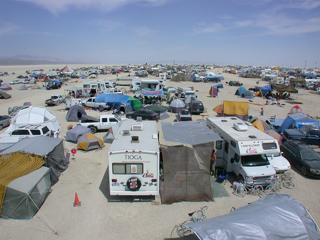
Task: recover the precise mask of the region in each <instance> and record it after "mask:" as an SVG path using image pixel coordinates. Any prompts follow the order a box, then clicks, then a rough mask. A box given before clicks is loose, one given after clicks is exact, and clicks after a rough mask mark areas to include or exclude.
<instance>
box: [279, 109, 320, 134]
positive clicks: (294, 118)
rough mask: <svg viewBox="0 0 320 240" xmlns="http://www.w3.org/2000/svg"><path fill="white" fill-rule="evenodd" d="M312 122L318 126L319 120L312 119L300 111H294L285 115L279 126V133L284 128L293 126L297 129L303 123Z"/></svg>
mask: <svg viewBox="0 0 320 240" xmlns="http://www.w3.org/2000/svg"><path fill="white" fill-rule="evenodd" d="M307 124H313V125H315V126H316V127H317V128H319V121H317V120H314V119H312V118H311V117H308V116H306V115H304V114H301V113H295V114H291V115H289V116H287V118H286V119H285V120H284V121H283V123H282V125H281V126H280V133H283V131H284V130H285V129H290V128H295V129H299V128H300V127H301V126H303V125H307Z"/></svg>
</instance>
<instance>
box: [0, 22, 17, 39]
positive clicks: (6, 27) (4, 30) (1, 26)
mask: <svg viewBox="0 0 320 240" xmlns="http://www.w3.org/2000/svg"><path fill="white" fill-rule="evenodd" d="M19 28H20V27H19V26H18V25H16V24H14V23H10V22H0V37H3V36H8V35H12V34H16V33H17V30H18V29H19Z"/></svg>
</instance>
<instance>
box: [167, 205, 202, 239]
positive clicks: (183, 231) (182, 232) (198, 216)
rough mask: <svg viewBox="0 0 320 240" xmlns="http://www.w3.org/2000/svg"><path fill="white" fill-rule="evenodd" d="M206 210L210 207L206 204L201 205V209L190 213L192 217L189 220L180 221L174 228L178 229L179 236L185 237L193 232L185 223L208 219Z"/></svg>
mask: <svg viewBox="0 0 320 240" xmlns="http://www.w3.org/2000/svg"><path fill="white" fill-rule="evenodd" d="M206 210H208V207H207V206H204V207H201V208H200V209H199V210H196V211H194V212H191V213H188V215H189V217H190V219H189V220H187V221H184V222H183V223H180V224H178V225H176V226H175V227H174V228H173V230H174V229H176V232H177V234H178V236H179V237H185V236H188V235H190V234H192V231H191V230H190V229H189V228H187V227H186V226H185V225H184V224H186V223H191V222H200V221H204V220H207V217H206V215H205V214H204V212H205V211H206ZM173 230H172V232H171V236H170V238H171V237H172V233H173Z"/></svg>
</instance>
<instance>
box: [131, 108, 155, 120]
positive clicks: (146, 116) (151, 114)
mask: <svg viewBox="0 0 320 240" xmlns="http://www.w3.org/2000/svg"><path fill="white" fill-rule="evenodd" d="M126 117H127V118H133V119H137V117H141V118H142V120H159V114H158V113H156V112H155V111H152V110H150V109H145V108H142V109H140V110H138V111H134V112H128V113H127V114H126Z"/></svg>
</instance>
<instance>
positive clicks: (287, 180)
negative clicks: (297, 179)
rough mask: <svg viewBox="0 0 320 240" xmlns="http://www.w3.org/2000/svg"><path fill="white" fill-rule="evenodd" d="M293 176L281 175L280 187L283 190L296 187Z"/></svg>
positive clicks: (287, 173) (289, 174)
mask: <svg viewBox="0 0 320 240" xmlns="http://www.w3.org/2000/svg"><path fill="white" fill-rule="evenodd" d="M293 178H294V175H293V173H289V172H285V173H283V174H282V175H281V180H282V185H283V186H284V187H285V188H289V189H293V188H295V187H296V185H295V184H294V182H293Z"/></svg>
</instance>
